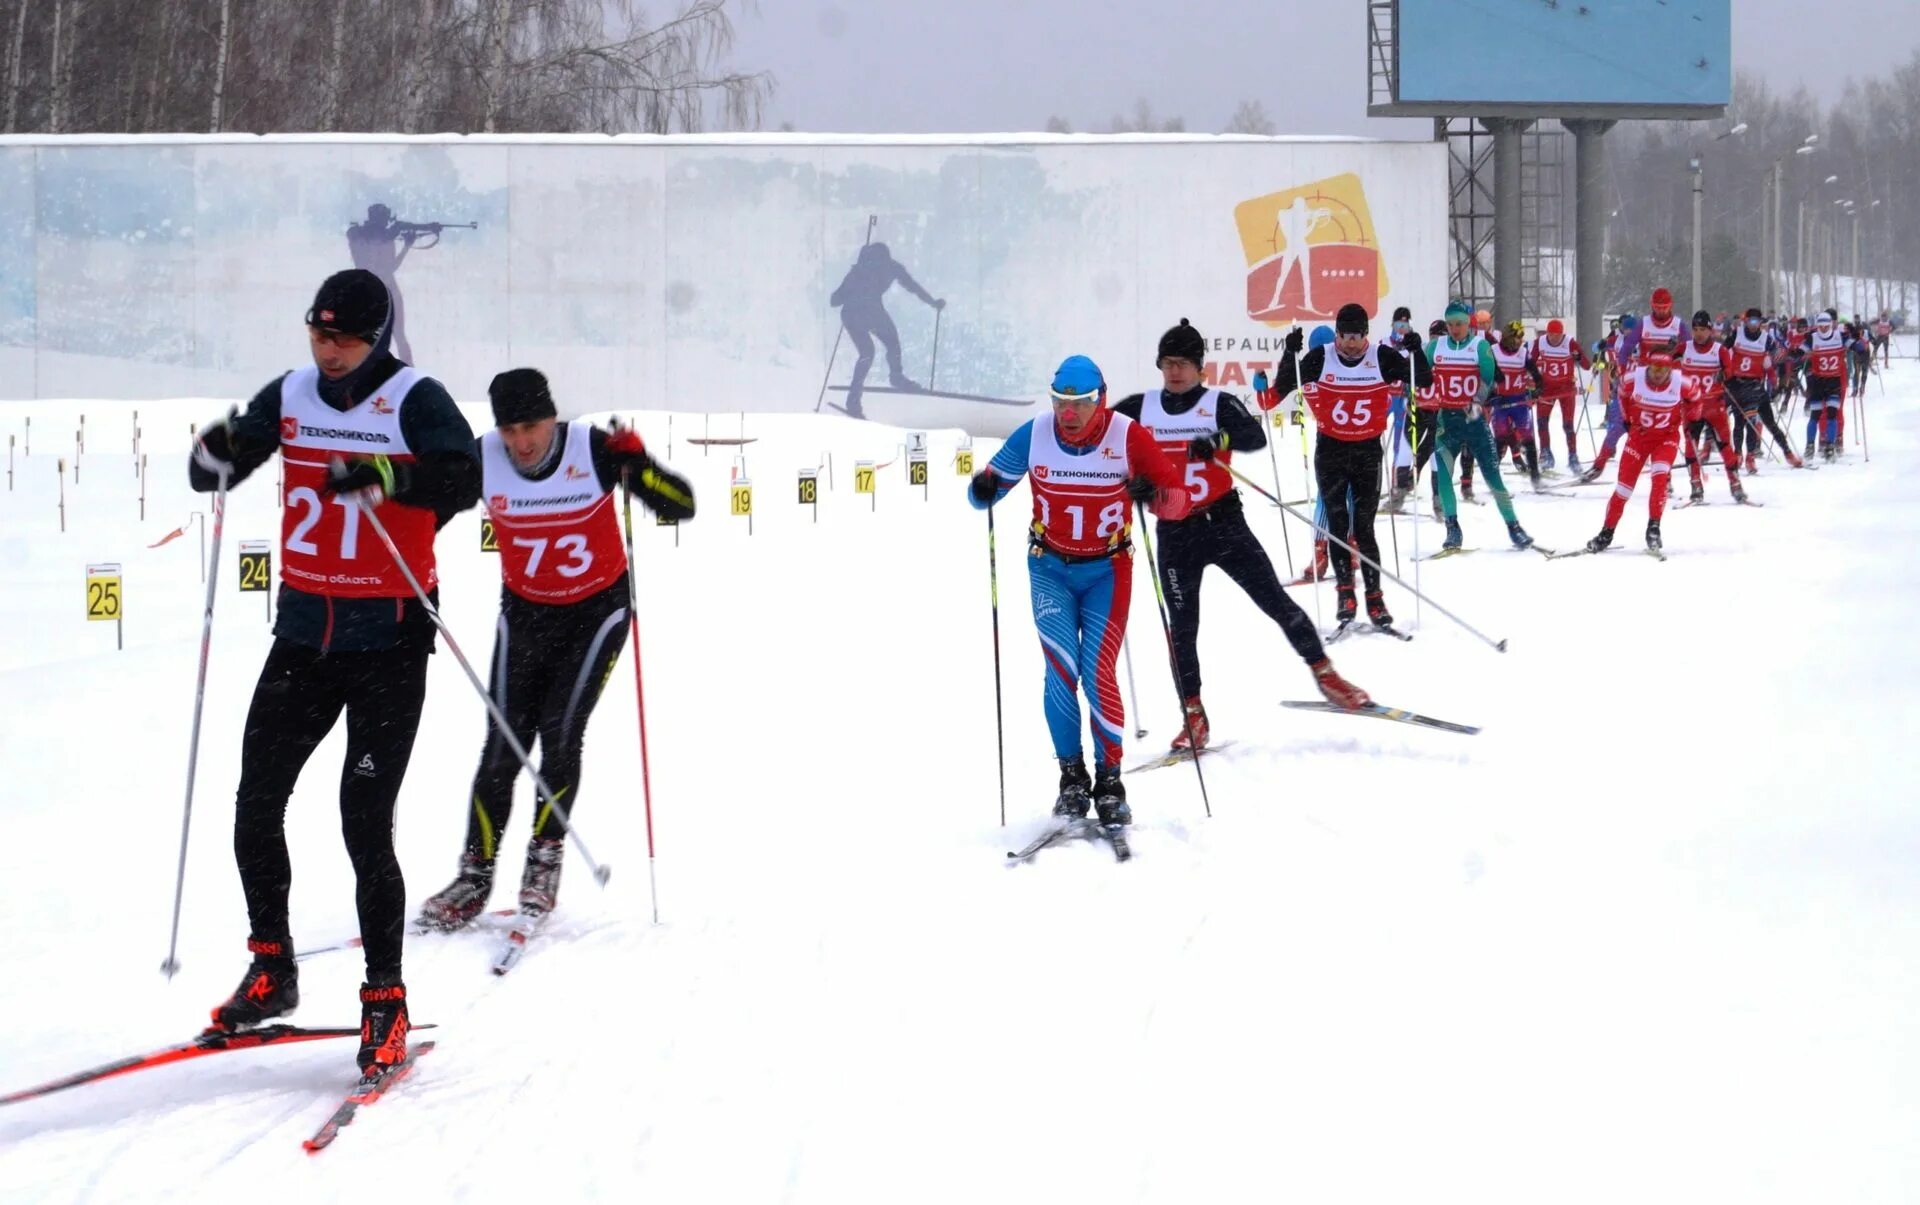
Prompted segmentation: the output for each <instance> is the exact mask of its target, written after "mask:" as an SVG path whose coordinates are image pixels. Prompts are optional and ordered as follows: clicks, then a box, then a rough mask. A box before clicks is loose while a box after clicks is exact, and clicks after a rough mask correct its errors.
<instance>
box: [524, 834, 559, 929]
mask: <svg viewBox="0 0 1920 1205" xmlns="http://www.w3.org/2000/svg"><path fill="white" fill-rule="evenodd" d="M566 852H567V843H566V840H565V839H564V838H560V837H553V838H546V837H535V838H534V839H533V840H531V841H529V842H527V866H526V869H525V870H523V871H521V872H520V911H521V912H523V913H525V914H527V915H529V916H535V915H544V914H546V913H548V912H552V911H553V906H554V904H555V902H556V901H558V899H559V898H560V859H561V858H562V857H563V856H564V855H565V854H566Z"/></svg>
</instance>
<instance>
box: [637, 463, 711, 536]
mask: <svg viewBox="0 0 1920 1205" xmlns="http://www.w3.org/2000/svg"><path fill="white" fill-rule="evenodd" d="M626 474H627V488H629V489H631V490H633V492H635V493H637V494H639V495H640V501H642V502H644V503H646V504H647V507H648V509H650V510H652V511H653V513H654V514H656V515H659V516H660V517H661V518H663V519H671V520H672V521H673V522H675V523H685V522H686V521H687V520H688V519H691V518H693V511H694V504H693V486H692V485H691V484H690V483H689V482H688V481H687V479H686V478H685V477H682V476H681V475H680V474H678V473H676V472H674V471H673V470H672V469H670V468H668V467H667V466H665V465H663V464H661V463H660V462H659V461H657V460H655V459H654V458H653V457H651V456H649V455H647V454H646V453H645V452H642V453H640V456H639V459H638V460H636V461H634V462H632V463H630V464H629V465H628V466H627V468H626Z"/></svg>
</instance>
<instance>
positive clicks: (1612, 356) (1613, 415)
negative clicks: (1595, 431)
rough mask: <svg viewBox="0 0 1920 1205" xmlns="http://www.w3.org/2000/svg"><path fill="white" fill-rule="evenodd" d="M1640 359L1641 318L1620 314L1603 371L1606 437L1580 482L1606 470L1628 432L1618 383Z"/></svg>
mask: <svg viewBox="0 0 1920 1205" xmlns="http://www.w3.org/2000/svg"><path fill="white" fill-rule="evenodd" d="M1639 358H1640V319H1639V317H1638V316H1636V315H1634V314H1630V313H1629V314H1622V315H1620V331H1619V337H1618V338H1616V339H1615V340H1614V341H1613V343H1612V345H1611V346H1609V347H1608V348H1607V358H1606V363H1605V366H1604V371H1605V374H1606V377H1607V386H1608V390H1607V392H1608V395H1609V396H1608V398H1607V437H1606V438H1605V439H1604V440H1602V441H1601V442H1600V451H1599V452H1598V453H1596V454H1595V455H1594V458H1593V463H1592V464H1590V465H1588V466H1587V471H1586V472H1584V473H1582V474H1580V480H1582V481H1598V480H1599V479H1600V474H1602V473H1604V472H1606V470H1607V462H1608V461H1609V460H1612V459H1613V450H1614V449H1615V448H1616V447H1618V446H1619V445H1620V440H1621V438H1622V437H1623V436H1625V435H1626V433H1627V420H1626V416H1625V413H1624V411H1623V410H1622V409H1621V406H1620V386H1621V382H1623V381H1624V380H1626V378H1627V374H1628V373H1630V372H1631V371H1632V370H1633V367H1634V365H1635V363H1636V362H1638V360H1639Z"/></svg>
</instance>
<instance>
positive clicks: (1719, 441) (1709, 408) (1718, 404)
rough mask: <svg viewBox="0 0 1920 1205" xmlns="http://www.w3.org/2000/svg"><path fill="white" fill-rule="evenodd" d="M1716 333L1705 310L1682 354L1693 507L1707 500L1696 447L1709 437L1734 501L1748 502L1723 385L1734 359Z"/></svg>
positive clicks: (1688, 460)
mask: <svg viewBox="0 0 1920 1205" xmlns="http://www.w3.org/2000/svg"><path fill="white" fill-rule="evenodd" d="M1716 333H1717V332H1716V331H1715V329H1714V325H1713V316H1712V315H1711V314H1708V313H1707V312H1706V311H1705V310H1701V311H1700V312H1699V313H1697V314H1695V315H1694V316H1693V341H1692V342H1690V343H1688V344H1687V346H1686V348H1685V350H1683V351H1682V352H1681V353H1680V375H1681V376H1683V377H1684V378H1686V380H1685V384H1686V386H1687V401H1686V407H1685V409H1686V421H1687V428H1686V434H1685V437H1684V439H1683V442H1682V446H1683V447H1684V448H1685V449H1686V452H1687V479H1688V481H1689V482H1691V484H1692V486H1693V489H1692V493H1691V495H1690V496H1689V497H1688V499H1687V501H1688V502H1689V503H1690V504H1691V503H1694V502H1699V501H1701V500H1702V499H1704V498H1705V497H1706V487H1705V486H1704V485H1703V484H1701V481H1700V456H1699V453H1698V452H1697V451H1696V450H1695V444H1696V443H1697V442H1698V441H1699V440H1701V439H1703V438H1704V437H1705V436H1706V435H1707V434H1709V433H1711V434H1712V435H1713V439H1714V444H1715V446H1716V447H1718V448H1719V449H1720V459H1721V460H1722V461H1723V462H1724V463H1725V464H1726V466H1727V488H1728V489H1730V490H1732V491H1733V500H1734V501H1735V502H1745V501H1746V500H1747V492H1746V490H1745V489H1743V488H1741V485H1740V462H1739V458H1738V457H1737V456H1736V455H1735V454H1734V450H1733V441H1732V438H1731V436H1730V434H1729V432H1728V430H1727V395H1726V390H1725V388H1724V386H1723V381H1724V380H1725V374H1726V372H1727V370H1728V369H1729V368H1730V367H1731V366H1732V362H1733V356H1732V353H1730V352H1729V351H1727V349H1726V348H1725V347H1724V346H1722V345H1721V344H1720V342H1719V341H1718V340H1717V339H1716V338H1715V337H1714V336H1715V334H1716Z"/></svg>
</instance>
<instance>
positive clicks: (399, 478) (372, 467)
mask: <svg viewBox="0 0 1920 1205" xmlns="http://www.w3.org/2000/svg"><path fill="white" fill-rule="evenodd" d="M409 476H410V474H409V471H408V469H407V466H406V465H404V464H400V463H397V462H395V461H393V460H390V459H388V458H387V457H385V456H350V457H347V458H346V459H344V460H335V461H334V462H333V463H332V464H331V465H330V466H328V469H327V481H326V487H327V492H328V493H329V494H360V495H361V496H362V497H363V498H365V499H366V501H367V503H368V505H370V506H378V505H380V503H381V502H382V501H384V500H385V499H388V498H391V497H393V496H394V494H396V493H398V492H399V491H401V490H404V489H406V488H407V482H408V479H409ZM363 491H364V492H363Z"/></svg>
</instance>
